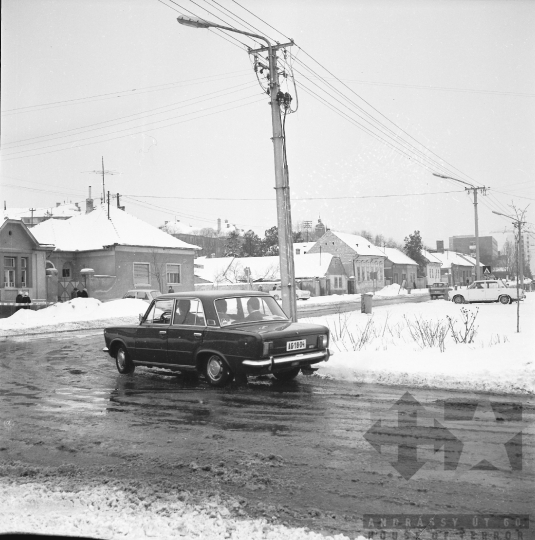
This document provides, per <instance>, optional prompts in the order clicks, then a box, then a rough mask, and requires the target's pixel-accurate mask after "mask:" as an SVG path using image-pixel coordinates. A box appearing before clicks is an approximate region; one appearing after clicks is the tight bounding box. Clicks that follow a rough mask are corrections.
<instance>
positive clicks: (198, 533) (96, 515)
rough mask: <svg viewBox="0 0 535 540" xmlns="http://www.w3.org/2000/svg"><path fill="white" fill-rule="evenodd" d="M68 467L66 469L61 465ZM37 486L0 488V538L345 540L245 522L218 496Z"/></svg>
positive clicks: (260, 521)
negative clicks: (8, 535) (26, 535)
mask: <svg viewBox="0 0 535 540" xmlns="http://www.w3.org/2000/svg"><path fill="white" fill-rule="evenodd" d="M66 467H68V466H66ZM63 484H64V482H62V481H61V480H59V481H56V485H54V486H50V485H46V484H40V483H32V484H23V485H9V486H0V499H1V500H2V509H1V510H0V514H1V516H2V519H1V520H0V534H1V533H14V532H17V531H18V532H21V531H22V532H24V533H33V534H53V535H69V536H71V535H72V536H91V537H94V538H107V539H110V540H114V539H116V538H121V539H124V538H129V539H132V540H137V539H145V538H158V539H162V540H165V539H175V538H178V537H179V538H184V539H193V538H199V539H201V538H202V539H206V540H212V539H213V540H215V539H218V540H220V539H223V538H227V539H230V540H264V539H265V540H267V539H273V540H277V539H280V538H292V539H296V540H301V539H302V540H328V539H331V540H349V537H348V536H346V535H343V534H337V535H335V536H324V535H322V534H320V533H316V532H313V531H308V530H306V529H304V528H290V527H287V526H285V525H280V524H277V523H274V522H270V521H271V520H270V521H268V519H244V518H240V517H238V516H239V515H241V514H244V511H243V510H242V509H241V506H240V503H239V502H238V501H235V502H234V503H233V505H229V506H230V510H229V508H227V506H226V505H224V504H222V501H220V499H219V497H206V498H204V500H195V499H194V498H193V497H192V495H191V493H190V492H188V491H184V490H182V491H180V490H173V491H172V493H169V492H168V493H165V492H161V491H160V492H158V493H157V494H154V493H151V492H150V490H144V489H137V490H136V491H135V492H132V491H131V490H129V489H128V488H127V486H123V485H118V486H111V487H110V486H106V485H101V486H98V487H97V486H91V487H83V486H77V487H76V489H73V488H72V483H71V487H70V488H69V487H68V486H65V485H63ZM359 539H362V540H364V537H362V536H361V537H359Z"/></svg>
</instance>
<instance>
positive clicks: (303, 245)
mask: <svg viewBox="0 0 535 540" xmlns="http://www.w3.org/2000/svg"><path fill="white" fill-rule="evenodd" d="M315 243H316V242H294V254H296V255H297V250H299V255H304V254H305V253H308V250H309V249H310V248H311V247H312V246H313V245H314V244H315Z"/></svg>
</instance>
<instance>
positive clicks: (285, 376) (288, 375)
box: [273, 368, 301, 381]
mask: <svg viewBox="0 0 535 540" xmlns="http://www.w3.org/2000/svg"><path fill="white" fill-rule="evenodd" d="M300 371H301V368H295V369H289V370H288V371H280V372H279V373H273V376H274V377H275V378H276V379H278V380H279V381H291V380H292V379H295V378H296V377H297V375H299V372H300Z"/></svg>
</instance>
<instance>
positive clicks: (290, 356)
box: [104, 291, 331, 386]
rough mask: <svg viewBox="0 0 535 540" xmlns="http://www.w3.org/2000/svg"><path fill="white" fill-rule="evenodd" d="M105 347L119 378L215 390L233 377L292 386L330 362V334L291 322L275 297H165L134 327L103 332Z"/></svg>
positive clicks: (243, 294)
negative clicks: (202, 382) (151, 378)
mask: <svg viewBox="0 0 535 540" xmlns="http://www.w3.org/2000/svg"><path fill="white" fill-rule="evenodd" d="M104 339H105V341H106V347H105V348H104V351H106V352H108V353H109V355H110V356H111V357H113V358H115V362H116V365H117V369H118V371H119V373H132V372H133V371H134V370H135V368H136V366H146V367H158V368H167V369H172V370H177V371H181V372H182V371H186V372H187V371H192V372H196V373H203V374H204V375H205V377H206V379H207V381H208V382H209V383H210V384H211V385H213V386H224V385H225V384H227V383H228V382H230V381H231V380H232V379H233V378H234V376H235V375H242V376H243V375H264V374H269V373H271V374H273V375H274V376H275V377H276V378H277V379H280V380H290V379H293V378H294V377H296V376H297V375H298V373H299V371H300V370H301V369H304V370H307V369H310V366H312V365H313V364H317V363H318V362H322V361H324V360H328V359H329V356H330V354H331V353H330V352H329V349H328V345H329V329H328V328H326V327H325V326H321V325H318V324H304V323H294V322H292V321H290V320H288V318H287V316H286V315H285V313H284V312H283V311H282V309H281V307H280V306H279V304H278V303H277V302H276V300H275V299H274V298H273V297H271V296H270V295H269V294H268V293H261V292H255V291H224V292H221V291H196V292H182V293H172V294H163V295H162V296H159V297H158V298H157V299H155V300H153V301H152V303H151V304H150V306H149V309H148V310H147V312H146V313H145V315H144V316H142V317H140V323H139V324H137V325H124V326H115V327H109V328H106V329H105V330H104Z"/></svg>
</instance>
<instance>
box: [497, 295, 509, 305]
mask: <svg viewBox="0 0 535 540" xmlns="http://www.w3.org/2000/svg"><path fill="white" fill-rule="evenodd" d="M498 300H499V302H500V304H510V303H511V298H510V297H509V296H507V295H506V294H504V295H502V296H500V298H498Z"/></svg>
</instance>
